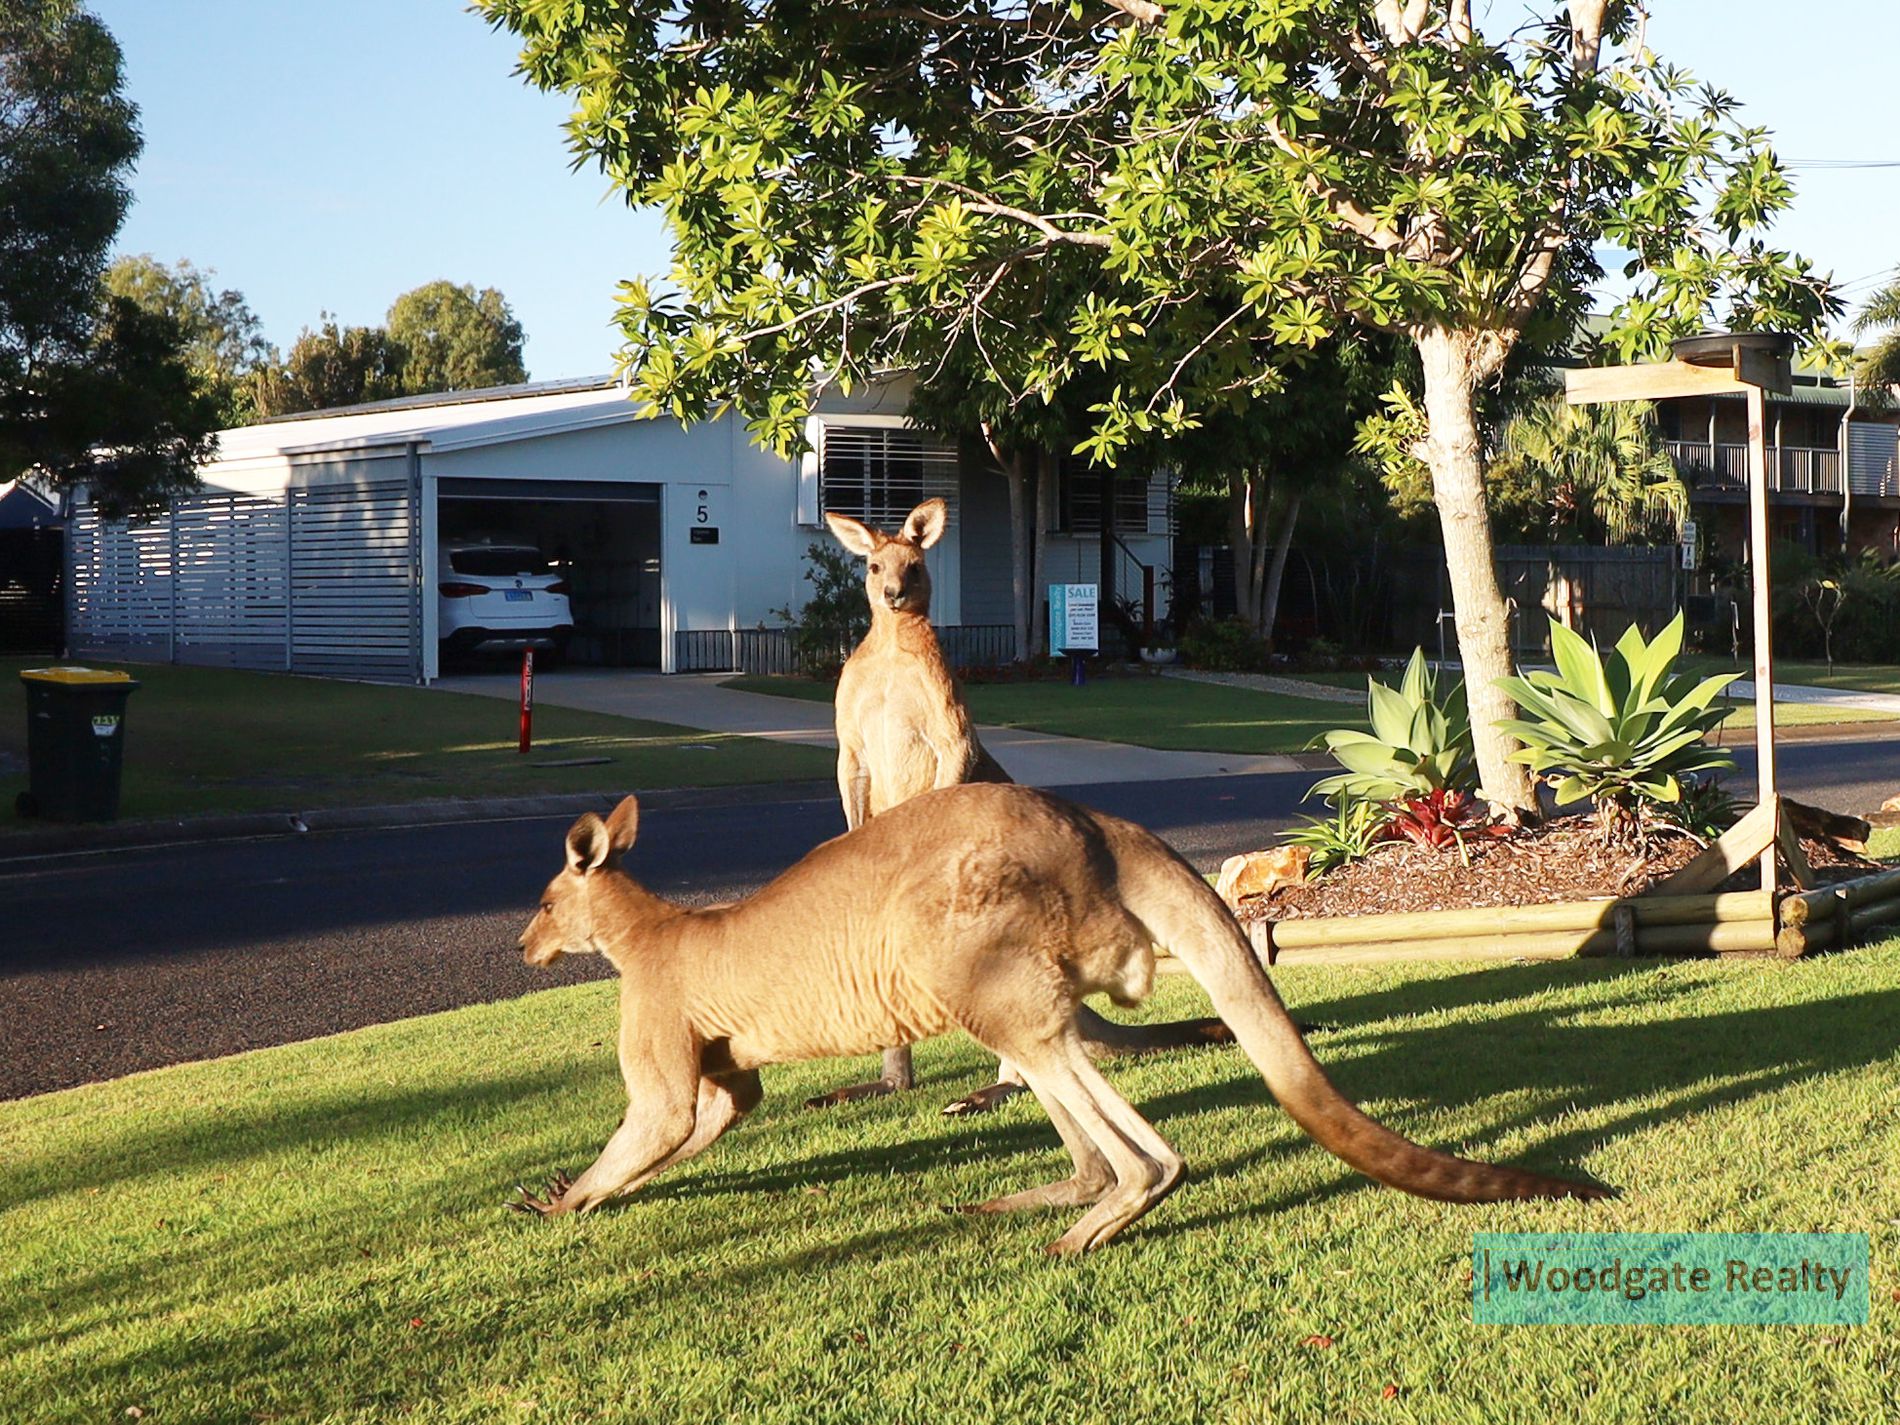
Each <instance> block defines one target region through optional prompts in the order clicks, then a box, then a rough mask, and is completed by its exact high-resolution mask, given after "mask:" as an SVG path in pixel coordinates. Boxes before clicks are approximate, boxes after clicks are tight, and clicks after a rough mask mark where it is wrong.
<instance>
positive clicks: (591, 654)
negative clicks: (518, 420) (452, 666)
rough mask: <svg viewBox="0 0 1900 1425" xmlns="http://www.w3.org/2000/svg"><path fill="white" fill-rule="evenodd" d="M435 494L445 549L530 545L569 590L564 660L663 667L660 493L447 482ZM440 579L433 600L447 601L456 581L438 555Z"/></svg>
mask: <svg viewBox="0 0 1900 1425" xmlns="http://www.w3.org/2000/svg"><path fill="white" fill-rule="evenodd" d="M435 494H436V527H437V531H438V540H439V543H440V545H441V547H442V549H456V548H461V547H466V546H476V547H479V546H483V545H495V546H502V545H525V546H529V547H532V548H533V549H535V550H537V551H539V553H540V554H541V556H542V557H543V558H544V559H545V560H546V561H547V564H548V566H549V568H550V569H551V571H552V572H553V573H554V574H555V575H557V576H558V577H559V580H560V582H561V584H563V585H565V588H564V589H563V591H562V592H563V593H564V594H565V595H566V598H567V600H568V605H569V607H570V609H571V611H572V617H573V633H572V635H571V636H570V637H569V638H568V639H567V641H566V644H565V647H564V649H563V650H562V658H563V661H565V662H567V663H570V664H574V665H578V666H582V667H607V668H658V667H659V666H660V603H661V589H662V584H661V577H660V503H661V487H660V486H659V485H657V484H614V483H609V482H605V481H582V480H474V479H445V480H442V481H440V482H438V484H437V486H436V492H435ZM437 571H438V577H437V589H438V594H437V597H438V599H448V598H450V597H452V596H451V595H449V594H447V593H445V592H443V591H444V590H445V589H448V588H452V587H453V582H452V581H451V580H450V579H449V578H448V575H447V573H444V572H443V570H442V555H441V552H440V551H438V554H437ZM449 572H452V571H449ZM439 616H440V613H439ZM481 656H482V655H481V653H480V652H476V653H472V654H467V655H463V657H465V658H469V659H475V660H479V659H480V658H481Z"/></svg>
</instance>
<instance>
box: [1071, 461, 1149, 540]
mask: <svg viewBox="0 0 1900 1425" xmlns="http://www.w3.org/2000/svg"><path fill="white" fill-rule="evenodd" d="M1056 482H1057V499H1056V507H1057V525H1056V527H1057V528H1058V529H1060V530H1062V531H1063V532H1064V533H1066V534H1100V533H1101V532H1102V480H1101V472H1100V471H1098V470H1096V469H1094V468H1093V467H1092V466H1089V465H1086V464H1084V463H1083V462H1082V461H1079V460H1070V459H1067V458H1064V459H1063V460H1062V462H1061V464H1060V465H1059V466H1058V467H1057V475H1056ZM1149 485H1150V482H1149V481H1148V480H1147V479H1146V478H1143V477H1130V476H1127V475H1117V476H1116V477H1115V483H1114V486H1113V489H1114V491H1115V532H1116V533H1117V534H1146V533H1148V491H1149Z"/></svg>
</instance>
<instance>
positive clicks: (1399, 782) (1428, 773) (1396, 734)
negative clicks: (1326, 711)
mask: <svg viewBox="0 0 1900 1425" xmlns="http://www.w3.org/2000/svg"><path fill="white" fill-rule="evenodd" d="M1366 713H1367V717H1368V720H1369V721H1370V722H1371V724H1372V731H1371V732H1360V731H1358V730H1356V729H1353V728H1335V729H1334V730H1333V731H1331V732H1329V733H1327V734H1326V735H1325V742H1326V750H1327V751H1328V752H1330V753H1331V754H1332V756H1333V760H1334V761H1335V762H1337V763H1339V764H1340V766H1342V767H1344V768H1345V769H1346V770H1345V771H1343V772H1338V773H1335V774H1334V775H1333V776H1330V777H1326V778H1323V779H1322V780H1320V781H1318V782H1315V783H1314V784H1313V787H1312V789H1311V790H1310V791H1308V792H1307V795H1308V796H1309V797H1313V796H1318V797H1342V796H1343V797H1348V798H1357V799H1360V800H1364V801H1374V802H1384V801H1391V800H1393V799H1394V798H1399V797H1412V796H1424V795H1425V794H1427V793H1429V792H1436V791H1446V790H1449V791H1470V790H1473V789H1475V787H1476V784H1477V778H1476V773H1475V771H1474V764H1473V762H1472V756H1471V723H1470V720H1469V718H1468V716H1467V714H1466V712H1465V698H1464V685H1463V684H1462V683H1453V684H1452V685H1451V686H1450V687H1449V688H1447V689H1446V690H1445V692H1444V694H1443V695H1442V696H1441V695H1440V694H1439V691H1438V675H1437V674H1436V673H1435V672H1434V671H1433V670H1432V667H1431V665H1430V664H1428V663H1427V662H1426V661H1425V650H1424V649H1422V648H1418V649H1414V650H1413V651H1412V659H1411V661H1410V662H1409V663H1407V664H1406V665H1405V677H1404V678H1403V679H1402V680H1401V681H1400V683H1399V686H1398V687H1397V688H1389V687H1387V686H1386V685H1385V684H1383V683H1381V682H1379V681H1378V680H1377V679H1374V678H1368V679H1366Z"/></svg>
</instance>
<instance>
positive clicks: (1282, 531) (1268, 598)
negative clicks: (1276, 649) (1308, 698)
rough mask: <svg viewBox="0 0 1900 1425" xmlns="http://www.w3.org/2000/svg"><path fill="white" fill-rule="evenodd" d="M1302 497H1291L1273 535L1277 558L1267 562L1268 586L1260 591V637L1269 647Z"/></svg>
mask: <svg viewBox="0 0 1900 1425" xmlns="http://www.w3.org/2000/svg"><path fill="white" fill-rule="evenodd" d="M1300 499H1301V492H1300V491H1299V490H1294V491H1293V492H1292V493H1291V494H1290V495H1289V496H1288V498H1287V502H1286V513H1285V514H1284V515H1282V516H1281V517H1280V528H1279V529H1278V530H1276V531H1275V532H1274V535H1273V559H1272V561H1271V562H1270V563H1269V564H1268V565H1267V578H1266V585H1265V587H1264V588H1262V589H1261V591H1260V636H1261V637H1262V638H1264V639H1266V641H1267V647H1269V648H1271V647H1273V626H1274V624H1275V623H1277V622H1279V618H1280V586H1281V584H1282V582H1284V580H1285V579H1286V557H1287V554H1288V552H1289V551H1290V550H1291V549H1292V548H1293V526H1294V525H1296V524H1298V523H1299V519H1300Z"/></svg>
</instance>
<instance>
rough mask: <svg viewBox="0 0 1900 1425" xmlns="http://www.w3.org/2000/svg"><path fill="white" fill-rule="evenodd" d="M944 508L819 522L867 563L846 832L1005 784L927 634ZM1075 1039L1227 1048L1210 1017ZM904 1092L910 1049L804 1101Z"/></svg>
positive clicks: (844, 764) (1011, 1073)
mask: <svg viewBox="0 0 1900 1425" xmlns="http://www.w3.org/2000/svg"><path fill="white" fill-rule="evenodd" d="M947 515H948V512H947V510H946V509H945V507H944V503H943V501H942V500H934V499H933V500H925V501H924V502H923V503H922V504H921V505H919V506H918V507H917V508H916V509H914V510H912V511H911V512H910V515H909V517H908V518H907V519H905V521H904V525H903V528H902V529H900V530H899V531H898V532H897V533H896V534H885V533H883V532H882V531H880V530H875V529H871V528H869V527H867V526H865V525H861V524H859V523H858V522H857V521H856V520H854V519H848V518H846V517H845V516H844V515H834V514H827V515H826V516H825V522H826V523H827V524H829V525H830V526H831V532H832V534H834V535H835V536H837V539H838V542H839V543H840V544H842V545H843V546H844V547H845V548H846V549H848V550H850V551H851V552H852V553H853V554H857V555H861V556H863V558H864V559H865V560H866V561H867V563H866V566H865V572H864V592H865V595H866V597H867V598H868V599H869V600H870V602H871V631H870V633H868V634H867V635H866V636H865V639H864V642H863V643H861V644H859V645H858V647H857V649H856V650H855V651H854V652H853V653H852V654H851V657H850V658H849V659H848V660H847V661H846V663H845V665H844V671H843V672H842V673H841V674H840V675H839V678H838V697H837V728H838V792H839V795H840V796H842V797H843V799H844V821H845V826H846V828H847V829H849V830H852V831H855V830H856V829H857V828H858V827H860V826H862V825H864V823H865V822H866V821H868V820H869V819H870V818H872V817H874V816H880V815H882V814H883V813H885V812H887V811H889V810H890V809H891V808H892V807H894V806H897V805H899V804H900V803H903V802H907V801H909V800H910V799H911V798H912V797H914V796H918V795H919V794H921V793H923V792H928V791H934V790H936V789H938V788H941V787H954V786H957V785H958V784H960V783H963V782H1008V781H1009V780H1010V775H1009V773H1007V772H1005V771H1004V770H1003V769H1002V768H1001V767H999V766H998V765H997V764H996V759H995V758H993V757H991V756H990V754H989V753H988V752H986V751H984V750H983V744H982V743H981V742H979V741H978V740H977V735H976V729H975V728H974V727H972V726H971V723H970V709H969V707H968V705H967V704H966V703H965V702H964V701H963V691H962V689H960V688H959V687H958V686H957V680H956V677H955V675H954V674H952V673H951V671H950V665H949V663H948V662H947V661H946V660H945V659H944V656H943V649H942V647H941V646H940V645H939V644H938V642H937V634H936V631H935V630H934V629H933V628H931V626H930V571H929V569H927V568H926V567H925V565H924V551H925V550H926V549H929V548H930V547H931V546H932V545H933V544H935V543H936V542H937V541H938V540H939V539H940V538H942V536H943V530H944V524H945V522H946V519H947ZM1081 1016H1082V1020H1081V1022H1082V1038H1083V1041H1084V1042H1085V1043H1086V1044H1088V1045H1089V1047H1090V1049H1091V1050H1093V1051H1094V1052H1095V1053H1097V1054H1139V1053H1147V1052H1151V1051H1154V1050H1158V1049H1175V1048H1180V1047H1181V1046H1183V1045H1190V1044H1210V1043H1226V1042H1229V1041H1231V1040H1232V1038H1233V1036H1232V1035H1231V1034H1229V1033H1228V1032H1227V1028H1226V1026H1225V1025H1223V1024H1222V1023H1221V1022H1220V1021H1219V1020H1217V1019H1197V1020H1188V1021H1185V1022H1183V1023H1179V1024H1157V1025H1142V1026H1131V1025H1121V1024H1115V1023H1113V1022H1112V1021H1110V1020H1107V1019H1104V1018H1102V1016H1101V1015H1099V1014H1097V1013H1095V1011H1094V1010H1092V1009H1089V1008H1087V1007H1086V1006H1085V1007H1084V1008H1083V1009H1082V1011H1081ZM912 1083H913V1076H912V1070H911V1057H910V1046H909V1045H908V1044H899V1045H894V1046H893V1047H891V1048H889V1049H886V1050H885V1051H884V1064H883V1071H882V1073H881V1075H880V1076H879V1077H878V1078H876V1079H873V1080H872V1081H871V1082H870V1083H865V1084H853V1085H851V1086H850V1087H848V1088H841V1089H835V1090H833V1091H832V1092H831V1093H827V1094H820V1095H819V1096H818V1097H817V1098H814V1099H811V1100H810V1101H809V1102H808V1104H807V1107H810V1108H820V1107H823V1106H825V1105H828V1104H835V1103H846V1102H849V1101H850V1100H853V1099H859V1098H868V1097H871V1096H873V1095H876V1094H887V1093H895V1092H898V1091H900V1090H903V1089H908V1088H910V1087H911V1085H912ZM1023 1087H1024V1084H1023V1080H1022V1076H1021V1075H1020V1074H1018V1073H1017V1072H1016V1070H1015V1069H1014V1068H1013V1067H1012V1066H1011V1065H1010V1064H1009V1063H1008V1062H1007V1061H1005V1062H1004V1063H1002V1064H1000V1065H998V1066H997V1081H996V1082H995V1083H994V1084H991V1085H990V1086H989V1087H988V1088H981V1089H978V1090H977V1091H976V1092H975V1093H972V1094H970V1095H968V1096H967V1097H964V1098H960V1099H957V1100H956V1101H955V1102H953V1103H950V1104H948V1105H946V1106H945V1108H944V1110H943V1111H944V1112H945V1113H982V1112H985V1111H987V1110H989V1109H991V1108H994V1107H996V1106H997V1105H998V1104H1000V1103H1001V1102H1002V1101H1003V1100H1004V1099H1006V1098H1008V1097H1009V1096H1010V1095H1011V1094H1014V1093H1018V1092H1020V1091H1021V1090H1022V1089H1023Z"/></svg>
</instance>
